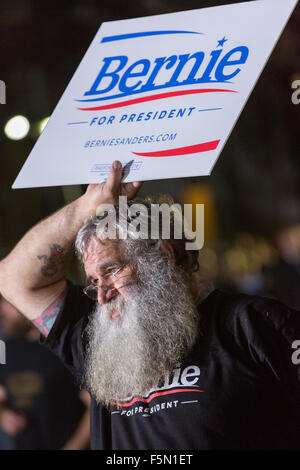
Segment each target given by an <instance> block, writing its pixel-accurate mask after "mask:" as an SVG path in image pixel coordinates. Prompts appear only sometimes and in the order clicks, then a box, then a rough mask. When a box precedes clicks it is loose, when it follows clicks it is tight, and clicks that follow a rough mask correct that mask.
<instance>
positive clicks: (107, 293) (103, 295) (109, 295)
mask: <svg viewBox="0 0 300 470" xmlns="http://www.w3.org/2000/svg"><path fill="white" fill-rule="evenodd" d="M117 295H119V292H118V289H115V288H114V287H112V286H104V285H102V286H99V287H98V303H99V304H101V305H103V304H107V303H108V302H109V301H110V300H111V299H113V298H114V297H117Z"/></svg>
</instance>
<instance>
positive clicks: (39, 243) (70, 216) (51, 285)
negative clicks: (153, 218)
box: [0, 161, 141, 333]
mask: <svg viewBox="0 0 300 470" xmlns="http://www.w3.org/2000/svg"><path fill="white" fill-rule="evenodd" d="M121 180H122V165H121V163H120V162H117V161H116V162H114V163H113V165H112V167H111V170H110V174H109V177H108V180H107V182H106V183H101V184H90V185H89V186H88V189H87V191H86V193H85V194H84V195H83V196H81V197H79V198H78V199H76V200H75V201H73V202H71V203H70V204H68V205H67V206H65V207H63V208H62V209H60V210H59V211H57V212H55V213H54V214H53V215H51V216H50V217H48V218H47V219H45V220H42V221H41V222H40V223H38V224H37V225H36V226H34V227H33V228H32V229H31V230H30V231H29V232H28V233H27V234H26V235H25V236H24V237H23V238H22V239H21V241H20V242H19V243H18V244H17V245H16V247H15V248H14V249H13V250H12V252H11V253H10V254H9V255H8V256H7V257H6V258H5V259H4V260H3V261H1V262H0V292H1V294H2V295H3V296H4V297H5V298H6V299H7V300H8V301H9V302H11V303H12V304H13V305H15V307H16V308H17V309H18V310H20V311H21V312H22V313H23V314H24V315H25V316H27V317H28V318H29V319H30V320H35V319H39V320H41V321H36V322H35V323H36V325H37V326H39V325H40V329H41V330H42V331H43V332H44V333H47V331H45V328H44V327H43V322H42V317H43V315H47V318H48V320H49V318H51V317H52V320H53V321H54V319H55V316H56V315H57V313H56V312H58V311H59V306H60V304H61V302H62V301H63V300H64V292H65V289H66V280H65V268H66V262H67V255H68V253H70V251H71V250H72V247H73V243H74V240H75V238H76V235H77V232H78V231H79V229H80V228H81V226H82V225H83V223H84V221H85V220H86V219H87V218H88V217H90V216H92V215H94V214H95V211H96V209H97V207H98V205H99V204H104V203H111V204H114V203H117V202H118V196H119V195H121V194H122V195H126V196H127V197H128V198H133V197H134V196H135V195H136V193H137V191H138V189H139V187H140V185H141V183H121ZM50 323H51V321H50Z"/></svg>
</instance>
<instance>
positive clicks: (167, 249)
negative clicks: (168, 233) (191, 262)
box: [160, 240, 176, 265]
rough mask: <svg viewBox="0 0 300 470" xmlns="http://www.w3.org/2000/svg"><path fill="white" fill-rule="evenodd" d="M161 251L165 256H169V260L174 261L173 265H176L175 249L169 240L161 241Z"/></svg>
mask: <svg viewBox="0 0 300 470" xmlns="http://www.w3.org/2000/svg"><path fill="white" fill-rule="evenodd" d="M160 250H161V252H162V253H163V254H165V255H167V256H168V258H169V259H170V260H171V261H172V264H174V265H175V262H176V257H175V253H174V249H173V247H172V245H171V243H170V242H169V241H168V240H161V241H160Z"/></svg>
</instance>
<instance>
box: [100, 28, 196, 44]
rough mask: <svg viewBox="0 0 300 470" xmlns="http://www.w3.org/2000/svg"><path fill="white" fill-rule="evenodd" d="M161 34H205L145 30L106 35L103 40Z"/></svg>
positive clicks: (118, 39)
mask: <svg viewBox="0 0 300 470" xmlns="http://www.w3.org/2000/svg"><path fill="white" fill-rule="evenodd" d="M160 34H203V33H197V32H196V31H143V32H140V33H128V34H118V35H117V36H105V37H104V38H102V39H101V42H112V41H121V40H122V39H132V38H140V37H143V36H157V35H160Z"/></svg>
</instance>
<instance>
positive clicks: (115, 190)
mask: <svg viewBox="0 0 300 470" xmlns="http://www.w3.org/2000/svg"><path fill="white" fill-rule="evenodd" d="M122 177H123V169H122V164H121V162H119V161H117V160H116V161H114V162H113V164H112V166H111V168H110V172H109V176H108V179H107V181H106V182H105V183H100V184H90V185H89V186H88V188H87V191H86V193H85V195H84V196H83V197H84V198H85V199H86V200H87V201H88V206H89V207H90V208H93V209H94V210H96V209H97V207H98V206H99V205H100V204H118V202H119V201H118V197H119V196H127V198H128V199H132V198H134V197H135V196H136V194H137V192H138V190H139V189H140V187H141V185H142V183H141V182H135V183H122Z"/></svg>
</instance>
